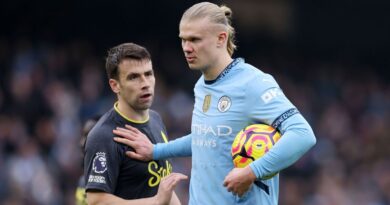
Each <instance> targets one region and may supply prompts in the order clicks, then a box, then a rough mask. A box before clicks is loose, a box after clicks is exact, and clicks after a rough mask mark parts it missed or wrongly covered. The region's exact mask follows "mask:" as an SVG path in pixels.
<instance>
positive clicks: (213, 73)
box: [203, 53, 233, 80]
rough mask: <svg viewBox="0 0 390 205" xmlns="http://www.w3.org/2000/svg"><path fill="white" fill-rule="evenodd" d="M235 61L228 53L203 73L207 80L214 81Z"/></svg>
mask: <svg viewBox="0 0 390 205" xmlns="http://www.w3.org/2000/svg"><path fill="white" fill-rule="evenodd" d="M232 61H233V59H232V57H230V55H229V54H228V53H226V55H224V56H223V57H221V58H219V59H217V61H216V62H215V63H214V64H213V65H212V66H211V67H210V68H208V69H205V70H204V71H203V76H204V79H205V80H214V79H216V78H217V77H218V75H219V74H221V72H222V71H223V70H224V69H225V68H226V67H227V66H228V65H229V64H230V63H231V62H232Z"/></svg>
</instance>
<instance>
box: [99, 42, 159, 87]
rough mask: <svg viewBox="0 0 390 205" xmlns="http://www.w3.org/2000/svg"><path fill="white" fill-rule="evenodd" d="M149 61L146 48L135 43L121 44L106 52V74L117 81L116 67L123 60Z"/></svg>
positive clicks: (149, 57)
mask: <svg viewBox="0 0 390 205" xmlns="http://www.w3.org/2000/svg"><path fill="white" fill-rule="evenodd" d="M124 59H130V60H135V61H144V60H146V61H150V60H151V56H150V54H149V52H148V50H146V48H144V47H142V46H140V45H137V44H135V43H123V44H120V45H118V46H115V47H113V48H111V49H110V50H108V54H107V58H106V72H107V76H108V78H113V79H116V80H118V65H119V64H120V63H121V62H122V61H123V60H124Z"/></svg>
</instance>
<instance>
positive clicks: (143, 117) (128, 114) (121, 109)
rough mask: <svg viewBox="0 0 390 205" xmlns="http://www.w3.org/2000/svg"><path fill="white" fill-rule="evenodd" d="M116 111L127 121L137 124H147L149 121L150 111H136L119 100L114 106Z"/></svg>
mask: <svg viewBox="0 0 390 205" xmlns="http://www.w3.org/2000/svg"><path fill="white" fill-rule="evenodd" d="M114 107H115V110H116V111H117V112H118V113H119V114H120V115H121V116H122V117H123V118H125V119H126V120H128V121H130V122H135V123H145V122H146V121H148V120H149V109H146V110H134V109H133V108H131V107H130V106H129V105H127V104H126V103H121V101H120V100H119V101H118V102H116V103H115V104H114Z"/></svg>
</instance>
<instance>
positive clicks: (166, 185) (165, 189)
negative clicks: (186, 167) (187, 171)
mask: <svg viewBox="0 0 390 205" xmlns="http://www.w3.org/2000/svg"><path fill="white" fill-rule="evenodd" d="M185 179H188V177H187V176H186V175H184V174H180V173H171V174H170V175H168V176H166V177H164V178H162V179H161V182H160V185H159V187H158V192H157V194H156V195H155V196H154V199H155V202H156V203H155V204H159V205H168V204H169V203H170V201H171V198H172V193H173V191H174V189H175V187H176V185H177V184H178V183H179V182H180V181H181V180H185Z"/></svg>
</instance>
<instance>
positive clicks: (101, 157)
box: [92, 152, 107, 174]
mask: <svg viewBox="0 0 390 205" xmlns="http://www.w3.org/2000/svg"><path fill="white" fill-rule="evenodd" d="M92 170H93V171H94V172H95V173H97V174H103V173H104V172H105V171H107V158H106V153H104V152H98V153H96V156H95V158H93V165H92Z"/></svg>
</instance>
